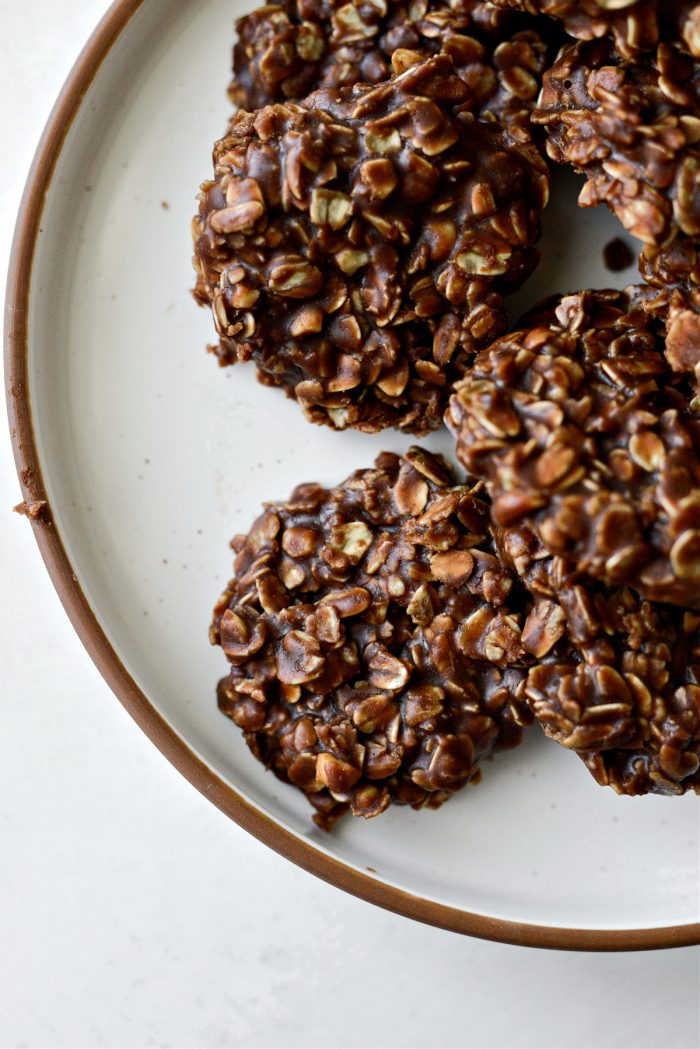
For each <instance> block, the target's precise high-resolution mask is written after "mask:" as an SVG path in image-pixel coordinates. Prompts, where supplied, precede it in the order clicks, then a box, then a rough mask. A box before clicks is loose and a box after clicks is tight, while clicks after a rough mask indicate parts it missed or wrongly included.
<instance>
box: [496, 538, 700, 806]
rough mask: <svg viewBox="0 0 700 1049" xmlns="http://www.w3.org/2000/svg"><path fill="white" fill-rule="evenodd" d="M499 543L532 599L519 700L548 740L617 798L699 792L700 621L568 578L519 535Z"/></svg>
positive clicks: (568, 571) (572, 574)
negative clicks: (528, 664) (527, 661)
mask: <svg viewBox="0 0 700 1049" xmlns="http://www.w3.org/2000/svg"><path fill="white" fill-rule="evenodd" d="M496 540H497V546H498V550H499V555H500V557H501V559H502V561H503V563H504V564H505V565H506V566H507V567H509V568H510V569H511V570H512V571H513V572H515V573H516V574H517V575H518V576H519V577H520V579H521V581H522V582H523V583H524V584H525V585H526V587H527V588H528V589H529V591H530V593H531V594H532V597H533V603H532V606H531V608H530V611H529V614H528V616H527V618H526V619H525V622H524V624H523V630H522V635H521V639H522V644H523V648H524V649H525V651H526V652H527V653H528V655H529V656H530V657H531V658H532V660H533V663H534V665H533V667H532V668H531V669H530V671H529V674H528V681H527V686H526V692H527V696H528V701H529V703H530V707H531V709H532V712H533V714H534V716H535V718H536V719H537V721H538V722H539V723H540V725H541V726H542V728H543V729H544V731H545V732H546V734H547V735H548V736H550V737H551V738H552V739H555V740H556V741H557V742H558V743H561V744H562V745H563V746H565V747H569V748H571V749H572V750H574V751H575V752H576V753H577V754H578V755H579V757H580V758H581V759H582V760H583V761H584V763H585V764H586V765H587V767H588V768H589V770H590V771H591V772H592V774H593V776H594V777H595V779H596V780H597V781H598V783H600V784H601V785H603V786H612V787H613V788H614V789H615V790H616V791H617V793H618V794H683V793H685V792H686V791H688V790H698V791H700V613H698V612H690V611H686V610H684V609H680V608H676V607H674V606H672V605H666V604H659V603H655V602H652V601H647V600H645V599H644V598H641V597H640V596H639V595H638V594H636V593H635V592H634V591H633V590H631V589H630V588H629V587H618V588H610V587H606V586H604V585H602V584H600V583H596V582H594V581H592V580H591V579H589V578H586V577H583V576H580V575H577V573H576V570H575V566H573V565H572V564H571V563H568V562H566V561H565V560H563V559H562V558H559V557H552V556H551V555H550V554H549V553H548V551H547V550H546V549H545V548H544V547H543V545H542V544H541V543H540V542H539V540H538V539H537V537H536V536H535V535H534V534H533V532H531V531H530V530H529V529H528V528H526V527H523V526H519V527H512V528H503V529H500V530H498V532H497V536H496Z"/></svg>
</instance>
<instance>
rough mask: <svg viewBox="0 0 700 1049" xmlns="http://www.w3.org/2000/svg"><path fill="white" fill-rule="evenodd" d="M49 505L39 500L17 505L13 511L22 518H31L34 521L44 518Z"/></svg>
mask: <svg viewBox="0 0 700 1049" xmlns="http://www.w3.org/2000/svg"><path fill="white" fill-rule="evenodd" d="M46 507H47V503H46V500H45V499H37V500H36V501H35V502H33V503H25V502H21V503H17V506H13V508H12V511H13V513H15V514H20V515H21V516H22V517H29V518H31V519H32V520H33V521H36V519H37V518H39V517H43V516H44V514H45V513H46Z"/></svg>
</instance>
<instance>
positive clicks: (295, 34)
mask: <svg viewBox="0 0 700 1049" xmlns="http://www.w3.org/2000/svg"><path fill="white" fill-rule="evenodd" d="M236 31H237V35H238V40H237V43H236V46H235V48H234V52H233V72H234V78H233V81H232V84H231V88H230V95H231V99H232V101H233V102H235V103H236V105H238V106H240V107H241V108H242V109H248V110H254V109H259V108H260V107H261V106H265V105H269V104H270V103H273V102H284V101H288V100H292V101H294V100H298V99H300V98H304V96H305V95H307V94H309V92H311V91H313V90H314V89H316V88H318V87H327V88H333V89H336V88H339V87H352V86H353V85H354V84H357V83H365V84H378V83H381V82H382V81H384V80H387V79H388V78H389V77H390V76H391V74H392V66H391V56H392V55H393V54H394V53H395V52H396V51H397V50H400V49H404V50H410V51H417V52H420V53H421V54H422V55H424V56H425V57H428V56H430V55H434V54H437V53H438V52H439V51H444V52H446V53H447V54H448V55H450V57H451V58H452V59H453V61H454V64H455V68H456V69H457V71H458V73H459V75H460V76H461V77H462V79H463V80H464V81H465V82H466V83H467V85H468V86H469V89H470V92H471V95H472V99H473V107H474V109H475V111H478V113H479V115H480V116H481V117H487V118H495V119H498V120H500V121H501V122H508V123H512V122H513V121H520V123H521V124H522V125H523V127H527V124H528V121H527V115H528V113H529V111H530V109H531V108H532V106H533V105H534V103H535V100H536V99H537V95H538V93H539V90H540V87H541V81H542V73H543V72H544V70H545V69H546V68H547V66H548V65H549V64H550V61H551V59H552V58H553V57H554V54H555V51H556V48H555V46H554V43H553V42H551V43H549V42H546V41H545V40H543V39H542V37H541V35H540V34H539V32H537V31H536V30H535V23H534V20H533V19H531V18H528V17H523V16H517V15H514V14H513V12H506V11H501V10H499V9H498V8H496V7H494V6H493V5H492V4H490V3H486V2H484V0H418V2H417V3H416V2H415V0H411V2H406V0H380V2H373V3H366V2H365V0H350V2H349V3H348V2H347V0H321V2H316V0H313V2H312V0H284V2H282V3H278V4H268V5H266V6H265V7H260V8H258V9H257V10H256V11H254V12H253V13H252V14H249V15H246V16H245V17H243V18H241V19H239V21H238V22H237V23H236ZM550 36H551V34H550Z"/></svg>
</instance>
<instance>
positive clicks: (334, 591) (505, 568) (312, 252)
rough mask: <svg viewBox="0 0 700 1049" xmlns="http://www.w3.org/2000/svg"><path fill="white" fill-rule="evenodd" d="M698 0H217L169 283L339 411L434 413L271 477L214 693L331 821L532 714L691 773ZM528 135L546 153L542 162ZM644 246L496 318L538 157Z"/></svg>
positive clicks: (370, 808)
mask: <svg viewBox="0 0 700 1049" xmlns="http://www.w3.org/2000/svg"><path fill="white" fill-rule="evenodd" d="M699 59H700V5H696V4H692V3H688V2H684V0H671V2H670V3H668V4H664V5H660V4H657V3H655V2H652V0H627V2H625V0H617V2H615V3H608V2H605V3H603V2H602V0H582V2H580V3H572V2H570V0H522V2H520V0H494V2H493V3H489V2H487V0H414V2H411V3H406V2H405V0H372V2H370V3H367V2H365V0H362V2H360V0H349V2H341V0H323V2H321V3H310V2H309V0H282V2H280V3H276V4H269V5H267V6H265V7H262V8H260V9H259V10H257V11H255V12H253V14H251V15H248V16H246V17H245V18H243V19H241V20H240V21H239V22H238V24H237V42H236V44H235V47H234V57H233V67H234V78H233V82H232V84H231V88H230V96H231V99H232V100H233V101H234V102H235V104H236V105H237V106H238V107H239V108H238V111H237V112H236V113H235V114H234V116H233V117H232V118H231V120H230V122H229V126H228V129H227V132H226V134H225V136H224V137H223V138H222V139H220V140H219V141H218V142H217V143H216V144H215V147H214V170H213V177H212V178H210V179H209V180H208V181H206V182H205V183H204V184H203V185H202V188H201V192H200V197H199V211H198V214H197V216H196V218H195V220H194V245H195V269H196V275H197V283H196V288H195V296H196V298H197V300H198V301H199V302H200V303H201V304H202V305H205V306H207V307H208V308H210V309H211V311H212V315H213V319H214V325H215V329H216V334H217V338H218V343H217V345H216V346H215V347H214V352H215V353H216V355H217V357H218V359H219V361H220V363H221V364H223V365H230V364H234V363H236V364H238V363H240V362H245V361H252V362H254V365H255V367H256V369H257V373H258V376H259V378H260V381H261V382H262V383H263V384H265V385H267V386H274V387H279V388H281V389H282V390H283V391H284V392H285V393H286V394H287V395H288V396H289V397H291V398H293V399H294V400H295V401H297V402H298V404H299V406H300V408H301V410H302V411H303V412H304V414H305V416H306V418H307V419H309V420H310V421H311V422H314V423H320V424H323V425H324V426H329V427H331V428H333V429H336V430H343V429H346V428H353V429H359V430H363V431H365V432H378V431H381V430H383V429H385V428H387V427H394V428H397V429H399V430H402V431H404V432H406V433H410V434H419V435H423V434H426V433H428V432H429V431H432V430H435V429H437V428H438V427H440V426H441V425H443V422H444V423H445V424H446V425H447V427H448V428H449V430H450V431H451V432H452V434H453V436H454V438H455V442H456V455H457V458H458V460H459V461H460V463H461V465H462V466H463V467H464V469H465V470H466V476H458V475H457V473H456V472H455V470H454V468H453V467H451V466H450V465H449V464H448V463H447V462H446V461H445V460H444V459H442V458H441V457H439V456H435V455H432V454H431V453H429V452H427V451H425V450H423V449H420V448H417V447H413V448H411V449H410V450H409V451H407V452H406V454H405V455H403V456H399V455H394V454H389V453H384V454H382V455H381V456H380V457H379V459H378V460H377V462H376V465H375V467H374V468H373V469H369V468H365V469H361V470H358V471H357V472H356V473H354V474H353V475H352V476H351V477H349V478H348V479H347V480H346V481H344V482H342V483H339V484H337V485H335V486H334V487H330V488H327V487H323V486H321V485H319V484H315V483H313V484H305V485H302V486H300V487H298V488H296V489H295V490H294V492H293V493H292V495H291V497H290V498H289V500H288V501H287V502H283V503H280V502H276V503H270V504H267V505H266V507H265V509H264V511H263V513H262V516H261V517H259V518H258V520H257V521H256V522H255V524H254V525H253V527H252V529H251V530H250V531H249V532H248V533H247V534H246V535H243V536H238V537H237V538H236V539H235V540H234V541H233V547H234V550H235V554H236V558H235V565H234V576H233V579H232V581H231V583H230V584H229V587H228V589H227V590H226V592H225V593H224V594H223V595H222V597H221V599H220V601H219V602H218V604H217V606H216V609H215V613H214V620H213V624H212V628H211V638H212V641H213V643H214V644H217V645H220V646H221V648H222V649H223V652H224V654H225V655H226V658H227V660H228V662H229V667H230V668H229V672H228V674H227V676H226V677H225V678H224V679H223V680H222V681H221V683H220V685H219V691H218V696H219V706H220V709H221V710H222V711H223V713H224V714H226V715H227V716H228V717H230V718H231V719H232V720H233V721H234V722H235V723H236V724H237V725H238V726H239V728H240V729H241V730H242V731H243V734H244V736H245V739H246V742H247V743H248V746H249V747H250V749H251V751H252V752H253V753H254V755H255V756H256V757H257V758H258V759H259V760H260V761H261V762H263V763H264V764H265V765H266V766H267V767H269V768H271V769H272V770H273V771H274V772H275V773H276V774H277V775H278V776H279V777H280V778H281V779H283V780H285V781H286V782H289V783H291V784H293V785H294V786H296V787H298V788H299V789H301V790H302V791H303V792H304V793H305V794H306V795H307V797H308V798H309V800H310V801H311V803H312V805H313V806H314V808H315V810H316V816H315V818H316V820H317V822H319V823H320V825H321V826H324V827H330V826H331V825H332V824H333V822H334V821H335V820H336V819H337V818H338V817H339V816H340V815H342V814H343V813H344V812H346V811H351V812H352V813H353V814H355V815H360V816H365V817H369V816H374V815H377V814H378V813H380V812H382V811H384V810H385V809H386V808H387V807H388V806H389V805H390V804H392V803H393V804H409V805H412V806H414V807H416V808H419V807H436V806H437V805H439V804H441V803H442V802H443V801H445V800H446V799H447V798H448V797H450V796H451V795H452V794H454V793H455V792H456V791H457V790H459V789H460V788H462V787H463V786H465V785H466V784H468V783H471V782H475V781H476V780H478V778H479V777H480V771H481V766H482V764H483V762H484V761H485V759H487V758H490V757H491V756H492V755H493V754H495V753H497V752H498V751H499V750H503V749H507V748H510V747H513V746H514V745H516V744H517V743H518V742H519V740H520V738H521V734H522V730H523V728H525V727H526V726H527V725H528V724H530V723H531V722H532V721H533V720H535V721H536V722H538V723H539V724H540V725H541V727H542V729H543V730H544V732H545V733H546V734H547V735H548V736H550V737H551V738H552V739H554V740H556V741H557V742H558V743H559V744H561V745H562V746H564V747H566V748H568V749H570V750H572V751H574V752H575V753H577V754H578V755H579V757H580V758H581V759H582V761H583V763H584V764H585V765H586V766H587V768H588V769H589V770H590V772H591V773H592V775H593V777H594V778H595V780H596V781H597V782H598V783H600V784H603V785H609V786H612V787H613V788H614V790H616V791H617V792H618V793H620V794H646V793H657V794H667V795H677V794H682V793H684V792H685V791H687V790H697V791H698V792H700V395H699V392H698V391H699V390H700V64H699ZM550 165H554V167H553V168H552V167H550ZM558 165H568V166H570V167H573V168H574V169H575V170H577V171H579V172H581V173H583V174H584V175H585V178H586V182H585V186H584V189H583V191H582V193H581V197H580V203H581V205H582V206H584V207H587V206H595V205H597V204H600V203H604V204H606V205H607V206H608V207H609V208H610V209H611V210H612V211H613V212H614V214H615V215H616V216H617V218H618V219H619V220H620V222H621V223H622V225H623V227H624V228H625V229H626V230H627V231H628V232H629V233H630V234H632V235H633V236H635V237H637V238H638V239H639V241H640V246H641V248H640V250H641V254H640V260H639V262H640V282H639V284H638V285H636V286H634V287H630V288H628V289H626V290H625V291H624V292H621V291H608V290H598V291H596V290H584V291H571V290H568V289H562V291H563V293H562V294H561V295H558V296H556V297H554V298H553V299H551V300H549V301H547V302H545V303H541V304H539V305H534V306H533V308H532V309H531V310H530V311H529V312H528V313H527V314H526V315H525V316H524V317H523V318H521V319H520V320H519V321H517V323H515V324H513V321H512V318H510V317H509V316H508V313H507V308H506V302H505V297H506V296H507V294H508V293H509V292H512V291H513V290H515V289H517V288H518V287H519V286H520V285H521V284H522V283H523V282H524V281H525V279H526V278H527V276H528V275H529V274H530V273H531V272H532V270H533V269H534V267H535V266H536V264H537V260H538V255H537V248H536V243H537V240H538V236H539V218H540V214H541V211H542V209H543V208H544V207H545V206H546V203H547V199H548V193H549V183H550V177H551V174H552V173H553V172H555V171H556V167H557V166H558Z"/></svg>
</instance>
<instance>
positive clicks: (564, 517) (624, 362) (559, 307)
mask: <svg viewBox="0 0 700 1049" xmlns="http://www.w3.org/2000/svg"><path fill="white" fill-rule="evenodd" d="M664 340H665V329H664V327H663V324H662V323H661V322H660V321H659V319H658V318H657V317H656V316H654V314H653V313H650V312H649V311H648V310H646V309H644V307H643V306H642V305H641V304H640V303H639V302H638V301H637V299H636V298H635V296H634V295H633V294H631V293H629V292H628V293H625V292H616V291H608V292H590V291H589V292H582V293H580V294H577V295H570V296H565V297H563V298H562V299H558V300H554V301H553V302H551V303H550V304H548V305H546V306H545V307H543V308H542V309H541V310H539V311H537V312H533V313H532V314H530V315H529V316H528V317H527V318H525V319H524V321H523V322H521V325H520V326H519V328H518V330H516V331H514V332H513V333H512V334H510V335H507V336H505V337H503V338H501V339H499V340H497V341H496V342H495V343H494V344H493V345H492V346H491V347H489V349H487V350H485V351H484V352H482V353H481V354H480V355H479V356H478V357H477V359H476V361H475V363H474V366H473V367H472V369H471V371H470V373H469V376H468V377H467V378H466V379H465V380H464V381H463V382H462V383H461V384H460V385H459V386H458V387H457V388H456V392H455V394H454V396H453V398H452V400H451V402H450V408H449V411H448V414H447V418H446V421H447V423H448V425H449V426H450V428H451V429H452V431H453V433H454V434H455V436H456V438H457V454H458V456H459V458H460V460H461V462H462V463H463V464H464V466H465V467H466V468H467V470H469V471H470V472H471V473H473V474H475V475H476V476H477V477H481V478H483V479H484V480H485V481H486V484H487V487H488V489H489V492H490V494H491V496H492V498H493V506H492V510H491V512H492V517H493V519H494V521H495V522H496V523H497V524H499V525H516V524H524V525H526V526H528V527H531V528H532V529H533V531H534V532H535V533H536V534H537V536H538V537H539V539H541V541H542V542H543V544H544V546H545V547H546V549H547V550H548V551H549V553H551V554H555V555H558V556H560V557H562V558H565V559H566V560H567V561H568V562H571V563H572V564H573V566H574V568H575V570H576V571H577V572H579V573H583V574H584V575H588V576H591V577H593V578H595V579H599V580H601V581H602V582H604V583H605V584H607V585H609V586H615V587H617V586H620V585H622V584H629V585H630V586H632V587H634V588H635V589H636V590H638V591H639V593H641V594H643V595H644V596H646V597H648V598H649V599H651V600H656V601H665V602H671V603H674V604H678V605H681V606H683V607H686V608H700V415H698V414H696V413H695V412H693V411H692V410H691V409H690V408H689V402H690V397H691V391H690V386H689V383H688V381H687V379H686V377H685V376H684V375H683V374H678V373H674V372H672V371H671V369H670V367H669V365H668V362H667V360H666V358H665V356H664V348H665V346H664Z"/></svg>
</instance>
